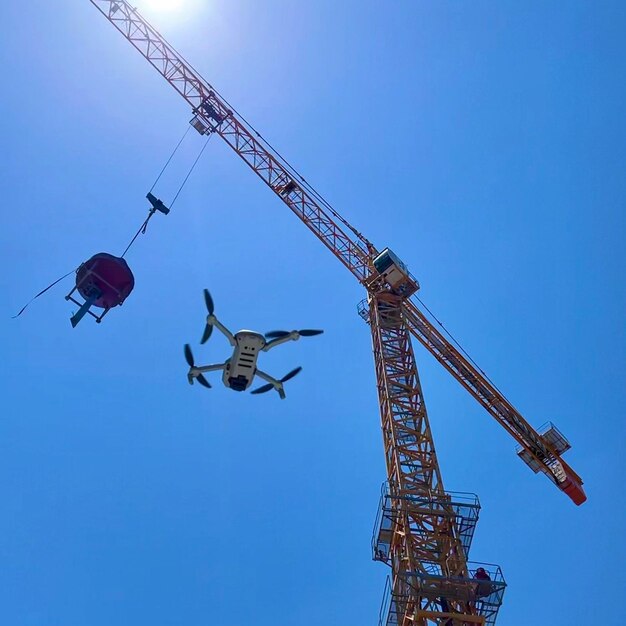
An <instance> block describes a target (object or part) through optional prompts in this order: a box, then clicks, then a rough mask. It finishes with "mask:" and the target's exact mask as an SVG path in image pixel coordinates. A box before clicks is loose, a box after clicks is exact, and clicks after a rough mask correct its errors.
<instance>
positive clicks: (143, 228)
mask: <svg viewBox="0 0 626 626" xmlns="http://www.w3.org/2000/svg"><path fill="white" fill-rule="evenodd" d="M189 128H191V126H190V127H189ZM188 131H189V129H187V131H186V132H185V135H186V134H187V132H188ZM185 135H183V139H184V138H185ZM210 138H211V135H209V136H208V137H207V140H206V141H205V142H204V145H203V146H202V148H201V150H200V152H199V153H198V156H197V157H196V160H195V161H194V162H193V164H192V166H191V167H190V168H189V171H188V172H187V175H186V176H185V178H184V180H183V182H182V183H181V185H180V187H179V188H178V191H177V192H176V195H175V196H174V199H173V200H172V203H171V204H170V207H169V208H170V211H171V210H172V207H173V206H174V203H175V202H176V198H178V196H179V195H180V192H181V191H182V190H183V187H184V186H185V183H186V182H187V181H188V180H189V177H190V176H191V173H192V172H193V170H194V168H195V167H196V164H197V163H198V161H199V160H200V157H201V156H202V153H203V152H204V150H205V148H206V147H207V144H208V143H209V139H210ZM183 139H181V140H180V141H179V142H178V145H179V146H180V144H181V143H182V140H183ZM177 149H178V146H176V148H175V149H174V152H173V153H172V155H171V156H170V158H169V159H168V161H167V163H169V162H170V161H171V160H172V157H173V156H174V154H175V153H176V150H177ZM167 163H166V164H165V167H167ZM165 167H164V168H163V170H161V174H162V173H163V171H164V170H165ZM161 174H159V176H158V177H157V181H158V180H159V178H160V177H161ZM155 185H156V181H155ZM152 189H154V185H152ZM152 189H151V190H150V191H152ZM155 213H156V209H155V208H152V209H150V212H149V213H148V217H146V219H145V220H144V221H143V222H142V224H141V226H140V227H139V230H138V231H137V232H136V233H135V235H134V236H133V238H132V239H131V240H130V243H129V244H128V245H127V246H126V249H125V250H124V252H123V253H122V258H124V256H125V255H126V253H127V252H128V251H129V250H130V247H131V246H132V245H133V244H134V243H135V241H136V239H137V237H139V235H143V234H144V233H145V232H146V229H147V228H148V222H149V221H150V220H151V219H152V216H153V215H154V214H155Z"/></svg>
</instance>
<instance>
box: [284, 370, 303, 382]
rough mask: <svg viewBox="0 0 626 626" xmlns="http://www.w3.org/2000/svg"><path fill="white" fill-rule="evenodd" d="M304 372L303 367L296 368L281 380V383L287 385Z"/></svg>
mask: <svg viewBox="0 0 626 626" xmlns="http://www.w3.org/2000/svg"><path fill="white" fill-rule="evenodd" d="M301 371H302V368H301V367H296V369H293V370H291V371H290V372H289V374H285V375H284V376H283V377H282V378H281V379H280V382H281V383H286V382H287V381H288V380H291V379H292V378H293V377H294V376H295V375H296V374H299V373H300V372H301Z"/></svg>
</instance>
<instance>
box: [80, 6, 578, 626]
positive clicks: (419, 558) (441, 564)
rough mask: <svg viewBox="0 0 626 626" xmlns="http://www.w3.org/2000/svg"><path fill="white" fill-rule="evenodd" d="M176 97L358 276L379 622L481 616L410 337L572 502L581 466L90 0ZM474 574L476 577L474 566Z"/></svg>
mask: <svg viewBox="0 0 626 626" xmlns="http://www.w3.org/2000/svg"><path fill="white" fill-rule="evenodd" d="M90 2H91V3H92V4H93V5H95V6H96V7H97V8H98V9H99V10H100V11H101V13H102V14H103V15H104V16H105V17H106V18H107V19H108V20H109V21H110V22H111V23H112V24H113V25H114V26H115V27H116V28H117V30H119V31H120V33H121V34H122V35H123V36H124V37H125V38H126V39H127V40H128V41H129V42H130V43H131V44H132V45H133V46H134V47H135V48H136V49H137V50H138V51H139V52H140V53H141V54H142V55H143V56H144V57H145V58H146V59H147V60H148V62H149V63H150V64H151V65H152V66H153V67H154V68H155V69H156V70H157V71H158V72H159V73H160V74H161V75H162V76H163V77H164V78H165V79H166V80H167V81H168V82H169V83H170V85H172V87H174V89H175V90H176V91H177V92H178V93H179V94H180V95H181V96H182V97H183V98H184V99H185V100H186V101H187V103H188V104H189V105H190V107H191V110H192V112H193V117H192V119H191V122H190V123H191V124H192V125H193V127H194V128H195V129H196V130H197V131H198V132H199V133H201V134H203V135H208V134H211V133H215V134H217V135H219V136H220V137H221V138H222V139H223V140H224V141H225V142H226V143H227V144H228V145H229V146H230V147H231V148H232V149H233V150H234V151H235V152H236V153H237V154H238V155H239V156H240V157H241V158H242V159H243V160H244V161H245V162H246V164H247V165H248V166H249V167H250V168H251V169H252V170H253V171H254V172H255V173H256V174H257V175H258V176H259V177H260V178H261V179H262V180H263V181H264V182H265V183H266V185H267V186H268V187H269V188H270V189H271V190H272V191H273V192H274V193H275V194H276V195H277V196H278V197H279V198H280V199H281V200H282V201H283V202H284V203H285V204H286V205H287V206H288V207H289V208H290V209H291V210H292V211H293V212H294V213H295V214H296V215H297V216H298V218H300V220H301V221H302V222H303V223H304V224H305V225H306V226H307V227H308V228H309V229H310V230H311V231H312V232H313V234H314V235H316V236H317V237H318V238H319V239H320V241H321V242H322V243H323V244H324V245H325V246H326V247H327V248H328V249H329V250H330V251H331V252H332V253H333V254H334V255H335V256H336V257H337V258H338V259H339V260H340V261H341V262H342V263H343V265H344V266H345V267H346V268H347V269H348V270H349V271H350V272H351V273H352V274H353V275H354V276H355V277H356V278H357V280H358V281H359V282H360V283H361V284H362V285H363V286H364V287H365V289H366V292H367V299H366V301H364V303H362V304H361V305H360V307H359V313H360V314H361V316H362V317H363V318H364V319H365V320H366V321H367V323H368V324H369V327H370V330H371V334H372V344H373V351H374V361H375V368H376V380H377V385H378V397H379V403H380V415H381V426H382V433H383V445H384V452H385V462H386V467H387V481H386V482H385V483H384V485H383V490H382V494H381V500H380V507H379V511H378V516H377V520H376V525H375V529H374V537H373V540H372V549H373V558H374V559H375V560H379V561H382V562H384V563H386V564H388V565H389V566H390V568H391V576H390V578H389V579H388V584H387V589H386V593H385V598H384V602H383V608H382V609H381V619H380V624H381V626H383V625H387V626H392V625H396V624H399V625H401V626H413V625H417V626H433V625H439V626H444V625H445V626H461V625H463V624H468V625H469V624H472V625H474V624H478V625H485V624H489V625H492V624H494V623H495V619H496V616H497V612H498V609H499V607H500V605H501V603H502V597H503V594H504V589H505V586H506V585H505V582H504V579H503V577H502V573H501V571H500V568H499V567H497V566H490V565H485V564H480V567H481V568H482V572H483V573H484V575H483V574H481V575H480V576H479V566H478V565H473V564H472V563H470V562H469V561H468V556H469V549H470V545H471V541H472V537H473V534H474V528H475V526H476V522H477V520H478V512H479V509H480V505H479V502H478V498H477V497H476V496H474V495H473V494H455V493H450V492H447V491H446V490H445V489H444V485H443V481H442V477H441V470H440V468H439V463H438V462H437V455H436V452H435V447H434V443H433V438H432V434H431V430H430V426H429V421H428V415H427V412H426V407H425V404H424V398H423V394H422V389H421V385H420V381H419V376H418V372H417V365H416V360H415V355H414V353H413V345H412V341H411V337H413V338H415V339H417V340H418V341H419V342H420V343H421V344H422V345H423V346H425V347H426V349H427V350H428V351H429V352H430V353H431V354H433V356H434V357H435V358H436V359H437V360H438V361H439V362H440V363H441V364H442V365H443V366H444V367H445V368H446V369H447V370H448V371H449V372H450V373H451V374H452V375H453V376H454V377H455V378H456V379H457V380H458V381H459V382H460V383H461V385H463V387H465V388H466V389H467V390H468V391H469V393H470V394H471V395H472V396H473V397H474V398H476V400H477V401H478V402H479V403H480V404H481V405H482V406H483V407H484V408H485V409H486V410H487V411H488V413H490V414H491V415H492V417H494V418H495V419H496V421H497V422H499V423H500V424H501V425H502V426H503V427H504V428H505V430H507V431H508V432H509V434H510V435H511V436H512V437H513V438H514V439H515V440H516V441H517V443H518V455H519V456H520V457H521V458H522V459H523V460H524V461H525V462H526V463H527V464H528V465H529V466H530V467H531V469H533V471H535V472H542V473H543V474H545V475H546V476H547V477H548V478H549V479H550V480H551V481H552V482H553V483H554V484H555V485H556V486H557V487H558V488H559V489H561V490H562V491H563V492H565V493H566V495H568V496H569V497H570V498H571V499H572V500H573V501H574V502H575V503H576V504H582V503H583V502H584V501H585V500H586V496H585V493H584V490H583V488H582V484H583V483H582V480H581V478H580V477H579V476H578V475H577V474H576V472H574V470H573V469H572V468H571V467H570V466H569V465H568V464H567V463H566V462H565V461H563V459H562V457H561V455H562V454H563V452H565V451H566V450H567V449H569V447H570V446H569V443H568V442H567V440H566V439H565V438H564V437H563V436H562V435H561V433H560V432H559V431H558V430H557V429H556V428H555V427H554V426H553V425H552V424H549V425H547V427H546V428H545V429H543V430H541V431H540V432H538V431H536V430H535V429H534V428H533V427H532V426H531V425H530V424H529V423H528V422H527V421H526V420H525V419H524V418H523V417H522V415H521V414H520V413H519V412H518V411H517V410H516V409H515V408H514V407H513V405H512V404H511V403H510V402H509V401H508V400H507V399H506V398H505V397H504V395H503V394H502V393H501V392H500V391H499V390H498V389H497V388H496V387H495V385H494V384H493V383H492V382H491V381H490V380H489V379H488V378H487V377H486V375H485V374H484V373H483V372H482V371H481V370H480V369H479V368H477V367H476V366H475V365H474V364H473V362H472V361H471V360H470V359H469V358H467V357H466V356H465V355H464V354H463V353H462V352H461V351H460V350H458V349H457V348H456V347H455V345H454V344H453V343H452V342H451V341H449V340H448V338H447V337H446V335H445V334H444V333H443V332H441V331H440V330H439V329H438V328H437V327H436V326H435V324H434V323H433V322H431V321H430V319H429V317H428V316H427V315H426V314H425V313H424V312H423V311H422V310H421V308H420V306H419V301H418V300H417V298H416V297H415V293H416V292H417V290H418V289H419V284H418V283H417V281H416V280H415V278H413V276H412V275H411V274H410V273H409V272H408V270H407V269H406V267H405V266H404V264H403V263H402V262H401V261H400V259H398V258H397V257H396V256H395V255H394V254H393V252H392V251H391V250H389V249H388V248H385V249H383V250H382V251H379V250H378V249H376V248H375V247H374V245H373V244H372V243H371V242H370V241H368V240H367V239H366V238H365V237H364V236H363V235H362V234H361V233H360V232H359V231H358V230H356V229H355V228H354V227H353V226H351V225H350V224H349V223H348V222H347V221H346V220H345V219H344V218H342V217H341V216H340V215H339V213H337V212H336V211H335V210H334V209H333V208H332V207H331V205H330V204H329V203H327V202H326V201H325V200H324V199H323V198H322V196H321V195H320V194H318V193H317V192H316V191H315V190H314V189H313V187H311V186H310V185H309V184H308V183H307V181H306V180H305V179H304V178H302V177H301V176H300V175H299V174H298V172H296V171H295V169H294V168H293V167H291V166H290V165H289V163H287V162H286V161H285V160H284V159H283V158H282V157H281V156H280V155H279V154H278V153H277V152H276V151H275V150H274V149H272V147H271V146H270V145H269V144H268V143H267V142H266V141H265V140H264V139H263V138H262V137H261V136H260V135H259V133H257V132H256V131H255V130H254V129H253V128H252V127H251V126H250V125H249V124H248V123H247V122H246V121H245V120H244V119H243V117H242V116H241V115H239V114H238V113H237V112H236V111H235V110H234V108H233V107H232V106H230V105H229V104H228V102H227V101H226V100H225V99H224V98H223V97H221V96H220V95H219V93H218V92H217V91H216V90H215V89H214V88H213V87H212V86H211V85H210V84H209V83H208V82H207V81H206V80H205V79H203V78H202V77H201V76H200V75H199V74H198V72H196V71H195V70H194V68H193V67H192V66H191V65H190V64H189V63H188V62H187V61H185V59H184V58H183V57H182V56H181V55H180V54H179V53H178V52H176V50H175V49H174V48H172V46H170V45H169V44H168V43H167V42H166V41H165V39H164V38H163V37H162V36H161V35H160V34H159V33H158V32H157V31H156V30H155V29H154V28H153V27H152V26H150V25H149V24H148V23H147V22H146V20H145V19H144V18H143V17H141V15H140V14H139V13H138V12H137V10H136V9H134V8H133V7H132V6H131V5H130V4H129V3H128V2H127V1H126V0H90ZM485 576H486V577H485Z"/></svg>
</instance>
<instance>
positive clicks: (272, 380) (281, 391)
mask: <svg viewBox="0 0 626 626" xmlns="http://www.w3.org/2000/svg"><path fill="white" fill-rule="evenodd" d="M281 340H282V341H288V340H287V339H286V338H285V337H281ZM254 373H255V375H256V376H258V377H259V378H261V379H263V380H264V381H265V382H266V383H270V384H272V385H274V389H276V391H278V395H279V396H280V397H281V399H282V400H284V399H285V389H284V388H283V384H282V383H281V382H280V380H276V378H274V377H273V376H270V375H269V374H266V373H265V372H262V371H261V370H260V369H257V370H256V372H254Z"/></svg>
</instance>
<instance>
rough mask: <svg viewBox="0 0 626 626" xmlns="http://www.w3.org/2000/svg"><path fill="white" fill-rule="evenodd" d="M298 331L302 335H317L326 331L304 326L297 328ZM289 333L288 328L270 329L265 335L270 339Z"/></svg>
mask: <svg viewBox="0 0 626 626" xmlns="http://www.w3.org/2000/svg"><path fill="white" fill-rule="evenodd" d="M292 332H293V331H292ZM296 332H297V333H298V335H300V336H301V337H313V336H315V335H321V334H322V333H323V332H324V331H323V330H312V329H309V328H303V329H302V330H297V331H296ZM287 335H289V332H288V331H286V330H270V331H269V333H265V336H266V337H267V338H268V339H278V338H279V337H286V336H287Z"/></svg>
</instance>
